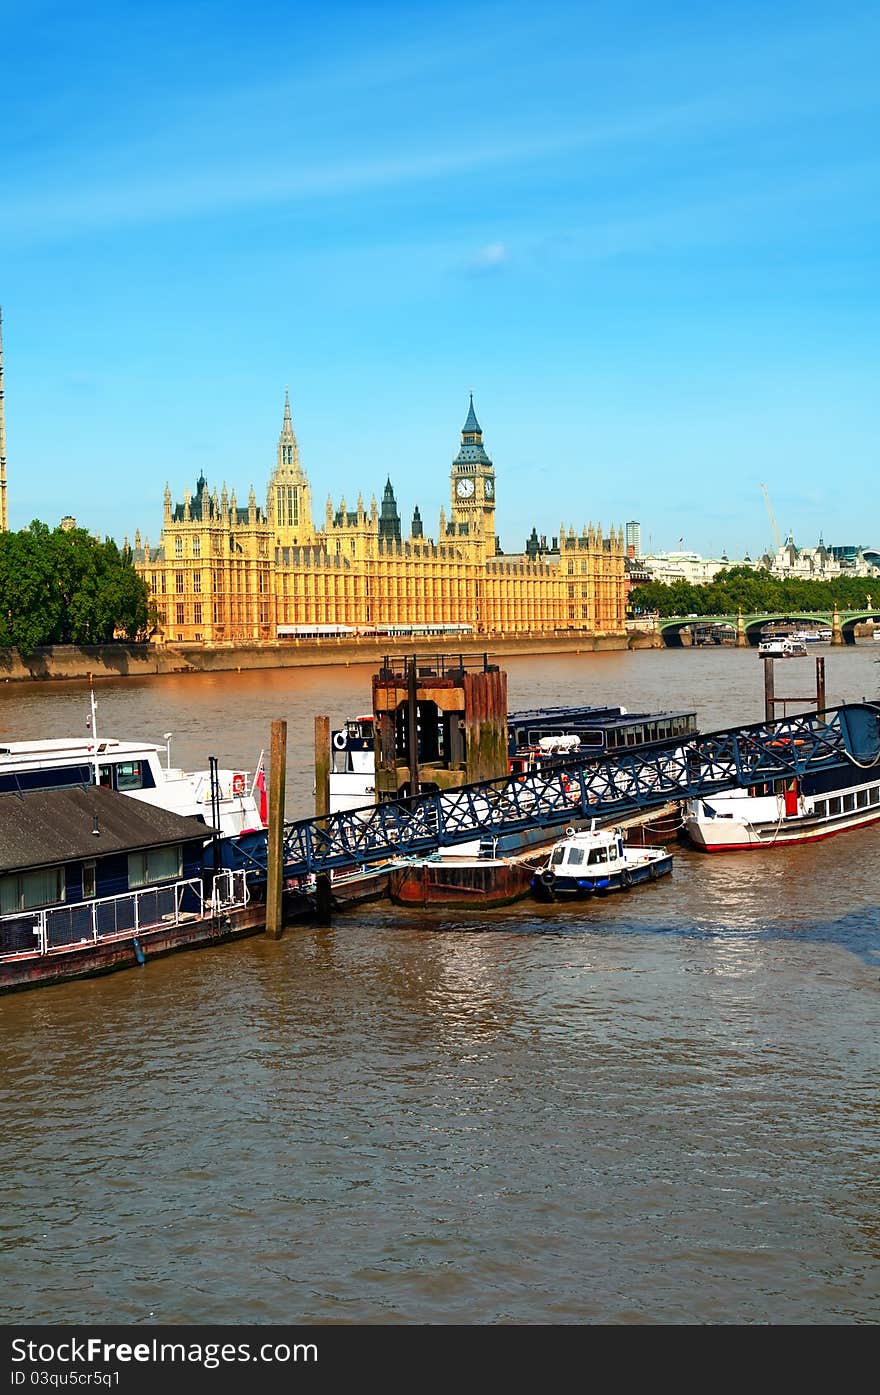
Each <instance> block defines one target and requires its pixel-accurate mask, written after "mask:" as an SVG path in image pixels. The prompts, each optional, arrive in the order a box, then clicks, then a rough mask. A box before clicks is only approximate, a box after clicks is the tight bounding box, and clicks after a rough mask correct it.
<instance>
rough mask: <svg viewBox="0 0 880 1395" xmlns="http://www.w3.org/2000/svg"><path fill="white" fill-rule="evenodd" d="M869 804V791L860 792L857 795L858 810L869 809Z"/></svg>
mask: <svg viewBox="0 0 880 1395" xmlns="http://www.w3.org/2000/svg"><path fill="white" fill-rule="evenodd" d="M867 804H868V791H867V790H859V792H858V794H857V795H856V808H857V809H864V808H866V807H867Z"/></svg>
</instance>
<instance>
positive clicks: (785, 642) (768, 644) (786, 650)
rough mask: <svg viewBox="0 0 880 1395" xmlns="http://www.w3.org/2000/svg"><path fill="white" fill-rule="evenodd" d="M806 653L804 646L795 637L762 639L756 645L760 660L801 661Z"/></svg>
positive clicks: (800, 640) (801, 641)
mask: <svg viewBox="0 0 880 1395" xmlns="http://www.w3.org/2000/svg"><path fill="white" fill-rule="evenodd" d="M806 653H807V646H806V644H805V643H804V641H803V640H802V639H799V638H798V637H797V636H796V635H786V636H776V637H773V638H771V639H762V640H761V642H760V644H759V645H758V654H759V655H760V657H761V658H762V659H767V658H771V659H803V658H805V657H806Z"/></svg>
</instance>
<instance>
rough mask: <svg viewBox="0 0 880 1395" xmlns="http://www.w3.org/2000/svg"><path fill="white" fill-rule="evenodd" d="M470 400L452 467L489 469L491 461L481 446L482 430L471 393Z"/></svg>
mask: <svg viewBox="0 0 880 1395" xmlns="http://www.w3.org/2000/svg"><path fill="white" fill-rule="evenodd" d="M470 398H471V400H470V405H469V407H468V414H467V420H466V421H465V424H464V426H463V427H462V428H461V450H460V451H459V452H458V455H457V456H456V457H455V460H454V461H453V465H485V466H488V467H489V468H490V469H491V467H492V461H491V460H490V459H489V457H488V455H487V454H486V451H485V448H484V446H483V428H482V426H481V425H480V423H479V422H478V421H477V414H476V412H475V411H474V394H473V393H471V395H470Z"/></svg>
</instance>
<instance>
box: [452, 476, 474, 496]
mask: <svg viewBox="0 0 880 1395" xmlns="http://www.w3.org/2000/svg"><path fill="white" fill-rule="evenodd" d="M455 492H456V494H457V495H458V497H459V499H469V498H470V497H471V495H472V494H473V492H474V482H473V480H472V479H468V477H467V475H465V476H464V477H463V478H462V479H460V480H459V481H458V483H457V484H456V486H455Z"/></svg>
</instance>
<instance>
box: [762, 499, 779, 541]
mask: <svg viewBox="0 0 880 1395" xmlns="http://www.w3.org/2000/svg"><path fill="white" fill-rule="evenodd" d="M761 492H762V494H763V495H764V503H765V504H766V505H767V512H768V514H769V515H770V527H771V528H772V529H773V539H774V541H775V543H776V551H777V552H778V551H779V549H780V548H781V547H782V539H781V538H780V536H779V529H778V528H777V527H776V519H775V518H774V517H773V509H772V507H771V505H770V495H769V494H768V493H767V486H766V484H762V485H761Z"/></svg>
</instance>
